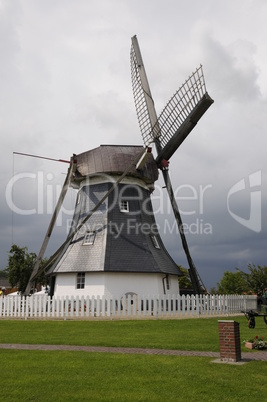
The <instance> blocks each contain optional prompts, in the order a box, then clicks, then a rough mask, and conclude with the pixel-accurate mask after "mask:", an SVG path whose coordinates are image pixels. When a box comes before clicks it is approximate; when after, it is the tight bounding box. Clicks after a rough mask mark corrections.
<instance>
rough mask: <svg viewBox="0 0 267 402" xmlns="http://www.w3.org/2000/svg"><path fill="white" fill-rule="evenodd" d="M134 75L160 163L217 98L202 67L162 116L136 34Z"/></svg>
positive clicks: (145, 130) (145, 127)
mask: <svg viewBox="0 0 267 402" xmlns="http://www.w3.org/2000/svg"><path fill="white" fill-rule="evenodd" d="M131 76H132V87H133V95H134V102H135V107H136V112H137V118H138V122H139V126H140V130H141V134H142V137H143V141H144V144H145V145H147V144H148V143H151V141H154V142H155V144H156V148H157V153H158V156H157V158H156V162H157V163H158V166H160V165H161V161H162V159H166V160H168V159H169V158H170V157H171V156H172V155H173V153H174V152H175V151H176V150H177V148H178V147H179V146H180V145H181V143H182V142H183V141H184V139H185V138H186V137H187V135H188V134H189V133H190V131H191V130H192V129H193V128H194V126H195V125H196V124H197V122H198V120H199V119H200V117H201V116H202V115H203V114H204V113H205V111H206V110H207V109H208V108H209V106H210V105H211V104H212V103H213V100H212V99H211V98H210V97H209V95H208V94H207V92H206V87H205V81H204V76H203V71H202V67H200V68H199V69H197V70H196V72H195V73H193V74H192V75H191V76H190V77H189V78H188V80H187V81H186V82H185V84H184V85H183V86H182V87H181V88H179V89H178V91H177V92H176V93H175V95H174V96H173V97H172V98H171V100H170V101H169V102H168V103H167V105H166V107H165V108H164V109H163V111H162V113H161V115H160V117H159V119H158V118H157V114H156V110H155V106H154V101H153V98H152V95H151V91H150V88H149V84H148V80H147V76H146V72H145V67H144V64H143V60H142V56H141V52H140V48H139V45H138V41H137V38H136V36H134V37H133V38H132V47H131ZM162 173H163V178H164V181H165V185H166V188H167V191H168V195H169V198H170V202H171V205H172V209H173V212H174V216H175V219H176V222H177V226H178V229H179V233H180V236H181V240H182V245H183V248H184V251H185V254H186V257H187V261H188V264H189V267H190V268H189V274H190V278H191V281H192V285H193V287H194V291H195V292H196V293H203V292H204V291H206V288H205V286H204V284H203V282H202V280H201V278H200V276H199V274H198V272H197V270H196V267H195V265H194V263H193V260H192V258H191V255H190V251H189V247H188V244H187V240H186V237H185V234H184V230H183V222H182V219H181V215H180V212H179V208H178V205H177V202H176V200H175V197H174V194H173V189H172V185H171V180H170V176H169V172H168V169H167V168H165V169H162Z"/></svg>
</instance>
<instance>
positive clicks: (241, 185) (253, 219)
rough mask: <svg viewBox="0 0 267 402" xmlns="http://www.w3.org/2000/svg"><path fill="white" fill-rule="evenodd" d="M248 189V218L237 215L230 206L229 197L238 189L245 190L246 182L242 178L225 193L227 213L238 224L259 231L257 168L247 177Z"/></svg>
mask: <svg viewBox="0 0 267 402" xmlns="http://www.w3.org/2000/svg"><path fill="white" fill-rule="evenodd" d="M248 183H249V189H250V212H249V218H248V219H245V218H243V217H242V216H239V215H237V214H236V213H234V212H233V211H231V208H230V198H231V197H232V196H233V195H234V194H236V193H239V192H240V191H244V190H246V188H247V187H246V182H245V179H244V178H243V179H242V180H239V181H238V182H237V183H236V184H234V185H233V186H232V187H231V189H230V190H229V192H228V195H227V209H228V212H229V214H230V215H231V216H232V218H234V220H235V221H237V222H238V223H240V225H242V226H245V227H246V228H248V229H250V230H252V231H253V232H256V233H259V232H260V231H261V190H260V186H261V171H260V170H258V171H257V172H255V173H252V174H250V175H249V177H248Z"/></svg>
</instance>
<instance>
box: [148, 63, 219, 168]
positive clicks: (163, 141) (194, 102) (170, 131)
mask: <svg viewBox="0 0 267 402" xmlns="http://www.w3.org/2000/svg"><path fill="white" fill-rule="evenodd" d="M213 102H214V101H213V99H211V97H210V96H209V95H208V93H207V91H206V85H205V81H204V75H203V69H202V66H200V67H199V68H198V69H197V70H196V71H195V72H194V73H193V74H192V75H191V76H190V77H189V78H188V79H187V80H186V81H185V83H184V84H183V85H182V86H181V87H180V88H179V89H178V90H177V91H176V93H175V94H174V95H173V97H172V98H171V99H170V100H169V102H168V103H167V105H166V106H165V107H164V109H163V111H162V112H161V114H160V116H159V118H158V122H157V124H156V126H155V127H154V129H153V130H157V129H158V127H160V133H159V141H160V145H161V149H162V150H161V152H159V154H158V157H157V162H158V163H159V162H160V161H161V160H162V159H166V160H168V159H170V157H171V156H172V155H173V154H174V152H175V151H176V150H177V148H178V147H179V146H180V145H181V144H182V142H183V141H184V140H185V139H186V137H187V136H188V134H189V133H190V132H191V131H192V129H193V128H194V127H195V125H196V124H197V122H198V121H199V119H200V118H201V117H202V116H203V114H204V113H205V112H206V111H207V109H208V108H209V107H210V106H211V105H212V103H213Z"/></svg>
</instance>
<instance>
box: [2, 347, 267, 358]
mask: <svg viewBox="0 0 267 402" xmlns="http://www.w3.org/2000/svg"><path fill="white" fill-rule="evenodd" d="M0 349H19V350H69V351H74V352H78V351H81V352H104V353H130V354H143V355H165V356H200V357H213V358H215V359H218V358H219V357H220V353H219V352H201V351H188V350H166V349H143V348H116V347H107V346H75V345H29V344H17V343H16V344H14V343H0ZM242 360H246V361H248V360H262V361H267V351H257V352H255V353H252V352H245V353H242Z"/></svg>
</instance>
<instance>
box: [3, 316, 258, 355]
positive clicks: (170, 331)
mask: <svg viewBox="0 0 267 402" xmlns="http://www.w3.org/2000/svg"><path fill="white" fill-rule="evenodd" d="M223 319H227V318H223ZM231 319H234V320H235V321H238V322H239V323H240V338H241V341H243V340H244V339H248V338H251V337H254V336H255V335H259V336H261V335H263V336H264V334H265V333H266V324H265V323H264V322H263V320H258V321H257V322H256V325H257V327H256V328H255V329H254V330H252V329H249V328H248V325H247V320H246V318H245V317H243V316H238V317H232V318H231ZM0 343H29V344H35V343H37V344H38V343H43V344H55V345H60V344H64V345H90V346H114V347H141V348H159V349H181V350H204V351H211V352H216V351H217V352H218V351H219V335H218V318H204V319H198V318H196V319H182V320H146V321H145V320H140V321H124V320H123V321H68V320H67V321H64V320H61V321H51V320H46V321H41V320H40V321H38V320H32V321H31V320H27V321H24V320H2V321H0ZM242 348H243V349H242V350H243V351H244V350H245V349H244V347H243V346H242Z"/></svg>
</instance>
